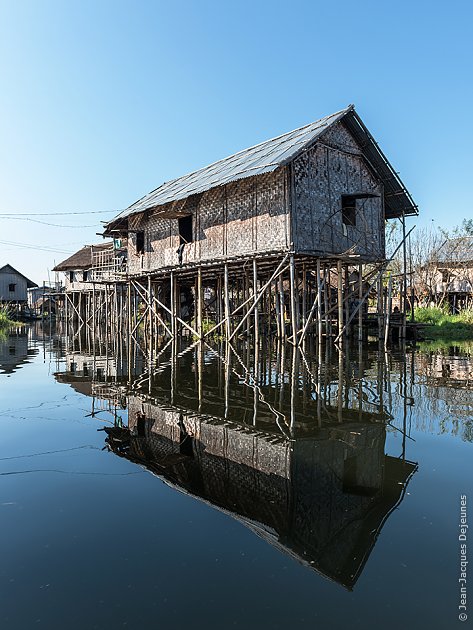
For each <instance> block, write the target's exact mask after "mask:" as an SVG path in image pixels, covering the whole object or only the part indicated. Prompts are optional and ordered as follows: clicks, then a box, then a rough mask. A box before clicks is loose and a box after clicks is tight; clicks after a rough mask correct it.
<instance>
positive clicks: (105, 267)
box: [53, 240, 126, 323]
mask: <svg viewBox="0 0 473 630" xmlns="http://www.w3.org/2000/svg"><path fill="white" fill-rule="evenodd" d="M53 271H58V272H61V271H62V272H64V295H63V297H64V309H65V311H66V312H67V313H68V315H69V316H70V317H71V318H73V319H76V320H79V321H80V322H82V323H84V322H85V321H86V318H89V316H90V317H91V316H92V315H93V314H94V313H95V311H99V312H100V313H102V309H100V308H99V304H98V302H100V304H102V302H103V300H104V299H105V298H104V295H105V293H106V292H107V288H108V287H109V285H110V284H111V283H116V281H117V278H119V276H120V274H123V273H125V272H126V249H125V246H124V245H122V243H121V241H118V240H115V241H108V242H105V243H97V244H94V245H85V246H84V247H83V248H82V249H80V250H79V251H78V252H76V253H75V254H73V255H72V256H70V257H69V258H67V259H66V260H63V261H62V262H61V263H59V264H58V265H56V266H55V267H54V269H53ZM107 295H108V293H107Z"/></svg>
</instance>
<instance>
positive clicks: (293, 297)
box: [289, 255, 297, 343]
mask: <svg viewBox="0 0 473 630" xmlns="http://www.w3.org/2000/svg"><path fill="white" fill-rule="evenodd" d="M289 287H290V293H291V332H292V335H291V336H292V339H293V343H296V337H297V318H296V281H295V262H294V256H293V255H291V256H290V258H289Z"/></svg>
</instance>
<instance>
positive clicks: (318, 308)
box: [317, 258, 322, 345]
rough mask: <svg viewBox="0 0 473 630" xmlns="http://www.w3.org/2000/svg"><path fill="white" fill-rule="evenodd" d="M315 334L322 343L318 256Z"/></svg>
mask: <svg viewBox="0 0 473 630" xmlns="http://www.w3.org/2000/svg"><path fill="white" fill-rule="evenodd" d="M317 335H318V338H319V345H320V344H321V343H322V284H321V282H320V258H317Z"/></svg>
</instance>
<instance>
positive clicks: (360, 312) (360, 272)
mask: <svg viewBox="0 0 473 630" xmlns="http://www.w3.org/2000/svg"><path fill="white" fill-rule="evenodd" d="M362 300H363V265H362V264H361V263H360V264H359V265H358V304H361V303H362ZM358 341H363V309H362V308H360V309H359V310H358Z"/></svg>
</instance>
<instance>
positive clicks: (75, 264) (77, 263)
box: [53, 241, 113, 271]
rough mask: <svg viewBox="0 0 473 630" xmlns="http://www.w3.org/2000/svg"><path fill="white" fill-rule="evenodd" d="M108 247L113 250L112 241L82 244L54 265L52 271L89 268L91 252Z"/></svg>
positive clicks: (91, 257)
mask: <svg viewBox="0 0 473 630" xmlns="http://www.w3.org/2000/svg"><path fill="white" fill-rule="evenodd" d="M107 249H109V250H110V251H113V241H106V242H105V243H96V244H95V245H84V247H83V248H82V249H79V251H78V252H76V253H75V254H72V256H69V258H66V260H63V261H62V262H60V263H59V264H58V265H56V266H55V267H54V269H53V271H72V270H73V269H90V267H91V266H92V259H93V254H94V253H96V252H99V251H105V250H107Z"/></svg>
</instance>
